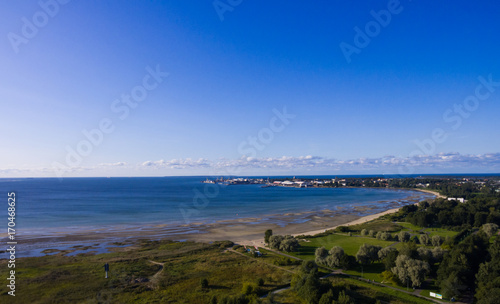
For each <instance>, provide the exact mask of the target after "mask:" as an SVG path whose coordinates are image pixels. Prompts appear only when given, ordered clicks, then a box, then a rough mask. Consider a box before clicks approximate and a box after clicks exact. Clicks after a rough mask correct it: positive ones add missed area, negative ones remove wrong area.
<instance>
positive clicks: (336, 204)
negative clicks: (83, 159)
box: [0, 176, 432, 237]
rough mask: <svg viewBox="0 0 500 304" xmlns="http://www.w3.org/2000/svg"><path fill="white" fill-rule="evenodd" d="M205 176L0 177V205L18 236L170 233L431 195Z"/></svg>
mask: <svg viewBox="0 0 500 304" xmlns="http://www.w3.org/2000/svg"><path fill="white" fill-rule="evenodd" d="M206 178H207V177H205V176H190V177H111V178H101V177H99V178H61V179H59V178H3V179H0V201H2V200H3V201H4V203H2V204H0V206H4V207H3V208H4V209H5V210H4V214H5V216H4V228H5V230H6V228H7V216H6V214H7V211H8V210H7V208H8V205H7V202H8V194H9V193H11V192H14V193H15V196H16V206H15V208H16V210H15V213H16V215H15V228H16V234H17V235H18V236H21V237H27V236H30V235H44V234H46V235H49V234H51V233H71V232H78V231H84V230H92V229H110V230H113V229H119V230H124V229H141V228H143V227H145V226H154V225H166V226H169V227H172V228H174V227H184V228H183V229H179V230H178V231H177V233H192V232H193V230H192V229H196V228H189V227H196V226H197V225H200V224H210V223H215V222H218V221H230V220H235V219H248V218H251V219H255V221H256V222H257V221H258V222H266V221H268V222H273V223H276V224H278V225H282V226H284V225H286V224H289V223H280V222H276V221H279V216H280V215H285V214H297V216H296V217H294V221H295V222H297V223H298V222H301V221H302V222H303V221H307V217H306V215H308V214H311V212H312V213H314V212H320V211H322V210H342V211H343V212H350V213H357V214H359V215H367V214H374V213H377V212H381V211H384V210H387V209H390V208H394V206H395V205H401V206H402V205H404V204H407V203H409V202H408V200H407V199H408V198H409V197H410V196H415V195H417V196H418V197H419V198H420V199H426V198H430V197H432V195H430V194H426V193H422V192H416V191H410V190H393V189H385V188H384V189H376V188H285V187H267V188H263V187H262V185H258V184H250V185H229V186H228V185H219V184H206V183H202V181H204V180H205V179H206ZM209 178H210V177H209ZM361 207H368V208H361ZM366 209H369V210H368V211H366ZM357 210H358V211H357ZM359 210H365V211H364V212H359ZM0 225H1V223H0ZM186 227H188V228H189V229H188V228H186ZM190 229H191V230H190ZM172 231H174V232H175V230H172Z"/></svg>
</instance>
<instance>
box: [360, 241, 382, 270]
mask: <svg viewBox="0 0 500 304" xmlns="http://www.w3.org/2000/svg"><path fill="white" fill-rule="evenodd" d="M380 249H382V247H381V246H375V245H370V244H366V243H365V244H363V245H361V247H359V250H358V253H356V260H357V261H358V262H359V263H361V264H363V265H366V264H370V263H372V262H374V261H376V260H378V252H379V250H380Z"/></svg>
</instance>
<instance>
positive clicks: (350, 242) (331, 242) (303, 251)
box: [290, 234, 394, 260]
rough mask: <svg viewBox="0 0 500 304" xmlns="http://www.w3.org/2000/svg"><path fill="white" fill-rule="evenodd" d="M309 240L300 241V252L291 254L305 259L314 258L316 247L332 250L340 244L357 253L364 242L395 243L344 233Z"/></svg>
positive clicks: (345, 248)
mask: <svg viewBox="0 0 500 304" xmlns="http://www.w3.org/2000/svg"><path fill="white" fill-rule="evenodd" d="M307 240H308V242H304V241H302V242H300V246H301V247H300V250H299V252H295V253H291V254H290V255H294V256H296V257H298V258H301V259H305V260H314V252H315V251H316V248H319V247H322V246H323V247H325V248H326V249H328V250H330V249H331V248H332V247H333V246H340V247H342V248H343V249H344V252H345V253H347V254H350V255H356V253H357V252H358V250H359V247H361V245H363V244H364V243H367V244H371V245H379V246H382V247H386V246H389V245H391V244H393V243H394V242H393V241H381V240H377V239H375V238H370V237H361V236H347V235H342V234H330V235H327V236H323V237H317V238H310V239H307Z"/></svg>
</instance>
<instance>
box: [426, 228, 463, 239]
mask: <svg viewBox="0 0 500 304" xmlns="http://www.w3.org/2000/svg"><path fill="white" fill-rule="evenodd" d="M424 231H425V232H427V233H428V234H429V235H430V236H433V235H439V236H441V237H443V238H445V237H447V236H449V237H454V236H455V235H457V234H458V232H457V231H452V230H446V229H443V228H426V229H425V230H424Z"/></svg>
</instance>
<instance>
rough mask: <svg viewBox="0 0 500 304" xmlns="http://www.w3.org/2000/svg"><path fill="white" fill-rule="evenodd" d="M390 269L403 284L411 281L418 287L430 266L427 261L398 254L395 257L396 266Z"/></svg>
mask: <svg viewBox="0 0 500 304" xmlns="http://www.w3.org/2000/svg"><path fill="white" fill-rule="evenodd" d="M391 271H392V273H394V274H395V275H397V276H398V278H399V280H400V281H401V282H402V283H403V284H405V285H406V284H407V283H411V285H412V286H413V287H419V286H420V285H422V283H423V281H424V280H425V275H426V274H428V273H429V272H430V266H429V263H427V262H423V261H420V260H416V259H411V258H409V257H408V256H406V255H399V256H398V257H397V259H396V266H394V267H393V268H392V269H391Z"/></svg>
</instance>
